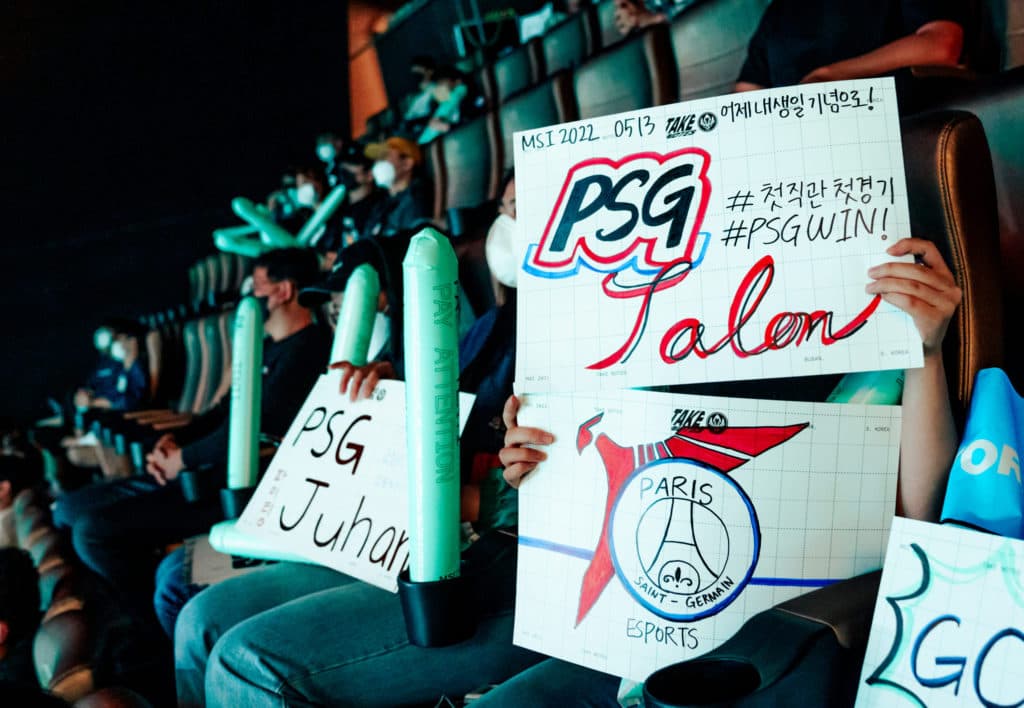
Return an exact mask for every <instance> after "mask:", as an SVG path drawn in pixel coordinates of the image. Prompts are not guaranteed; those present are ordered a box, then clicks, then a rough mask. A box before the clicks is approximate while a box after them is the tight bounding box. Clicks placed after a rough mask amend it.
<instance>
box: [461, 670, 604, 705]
mask: <svg viewBox="0 0 1024 708" xmlns="http://www.w3.org/2000/svg"><path fill="white" fill-rule="evenodd" d="M619 683H620V679H619V678H618V677H617V676H611V675H609V674H603V673H601V672H599V671H594V670H593V669H585V668H583V667H582V666H577V665H576V664H570V663H569V662H567V661H562V660H561V659H548V660H547V661H544V662H541V663H540V664H537V665H536V666H534V667H532V668H529V669H527V670H526V671H524V672H522V673H521V674H519V675H517V676H515V677H513V678H511V679H509V680H508V681H506V682H505V683H503V684H501V685H500V686H498V687H497V688H495V689H494V690H492V691H489V692H488V693H485V694H484V695H483V697H481V698H480V700H478V701H474V703H473V706H474V708H522V706H530V708H563V706H574V708H575V707H577V706H578V707H579V708H618V706H619V701H618V699H617V698H616V695H617V694H618V691H619Z"/></svg>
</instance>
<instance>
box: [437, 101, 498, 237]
mask: <svg viewBox="0 0 1024 708" xmlns="http://www.w3.org/2000/svg"><path fill="white" fill-rule="evenodd" d="M496 124H497V120H496V118H495V114H494V113H487V114H485V115H483V116H480V117H479V118H476V119H474V120H472V121H470V122H469V123H466V124H465V125H461V126H459V127H458V128H455V129H453V130H452V131H451V132H450V133H447V134H446V135H444V136H442V137H441V158H442V160H443V166H444V167H443V170H444V171H443V175H444V177H443V184H444V204H445V210H446V213H447V216H448V220H447V222H448V225H449V230H450V231H451V233H452V235H454V236H461V235H462V234H463V233H465V232H466V231H467V229H468V228H470V226H469V225H464V224H463V223H462V218H463V216H464V215H466V214H471V213H472V211H473V210H474V209H476V208H477V207H479V206H481V205H483V204H485V203H487V202H489V201H490V200H492V199H494V196H495V192H496V191H497V189H498V182H499V180H500V179H501V175H500V174H499V171H498V160H497V159H496V154H497V147H496V146H497V133H498V131H497V125H496Z"/></svg>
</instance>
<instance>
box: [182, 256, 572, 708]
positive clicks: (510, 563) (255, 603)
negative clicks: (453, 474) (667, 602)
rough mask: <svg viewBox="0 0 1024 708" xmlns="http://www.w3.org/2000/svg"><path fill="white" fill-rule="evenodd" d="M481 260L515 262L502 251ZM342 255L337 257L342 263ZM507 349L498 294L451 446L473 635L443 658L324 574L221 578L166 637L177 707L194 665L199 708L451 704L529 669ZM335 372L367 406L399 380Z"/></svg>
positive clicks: (511, 355) (465, 376)
mask: <svg viewBox="0 0 1024 708" xmlns="http://www.w3.org/2000/svg"><path fill="white" fill-rule="evenodd" d="M492 253H493V254H495V255H497V254H502V255H504V256H505V257H512V258H514V256H511V255H510V254H511V251H509V250H508V249H500V248H499V249H494V250H493V251H492ZM347 258H348V253H347V252H346V253H345V254H343V256H342V263H345V262H346V259H347ZM490 265H491V267H492V268H493V269H494V271H495V272H497V273H510V272H511V273H514V272H515V268H514V267H510V266H509V264H507V263H502V264H499V263H491V264H490ZM505 285H506V286H509V287H514V285H515V283H514V281H509V282H506V283H505ZM389 292H390V291H389ZM514 345H515V301H514V297H513V296H511V293H510V297H509V299H508V301H507V302H506V303H505V304H504V305H503V306H501V307H499V308H494V309H492V310H490V311H489V312H487V313H485V314H484V315H483V316H482V317H481V318H480V319H479V320H477V322H476V323H475V324H474V326H473V328H472V329H471V330H470V332H469V333H467V335H466V336H465V337H463V339H462V341H461V343H460V351H459V362H460V368H461V376H460V381H461V385H460V388H461V389H462V390H464V391H471V392H475V393H476V395H477V398H476V401H475V403H474V404H473V408H472V410H471V412H470V415H469V420H468V422H467V424H466V427H465V429H464V431H463V434H462V438H461V450H462V460H461V470H462V475H463V518H464V520H469V521H471V522H472V527H473V530H474V531H475V533H479V534H481V537H480V539H479V540H476V541H475V542H473V543H471V545H469V547H468V549H466V550H465V551H464V553H463V559H464V560H467V561H468V562H472V563H479V564H480V567H481V571H480V574H479V576H480V581H479V586H478V587H477V588H476V593H477V597H479V598H480V600H481V605H482V607H481V617H480V620H479V622H478V624H477V630H476V633H475V635H474V636H473V638H471V639H469V640H466V641H464V642H462V643H460V644H457V645H454V646H450V647H444V648H435V649H424V648H421V647H417V646H414V645H412V644H410V643H409V641H408V638H407V635H406V629H405V622H404V620H403V616H402V611H401V607H400V603H399V599H398V597H397V596H396V595H394V594H391V593H388V592H385V591H383V590H380V589H378V588H375V587H373V586H371V585H368V584H366V583H362V582H358V581H354V580H352V579H351V578H349V577H347V576H344V575H341V574H339V573H334V572H333V571H330V570H327V569H325V568H320V567H315V566H304V565H298V566H296V565H290V564H281V565H279V566H276V567H272V568H267V569H264V570H259V571H255V572H253V573H250V574H248V575H246V576H244V577H241V578H237V579H233V580H228V581H225V582H224V583H221V584H220V585H217V586H214V587H212V588H210V589H208V590H206V591H204V592H203V593H201V594H199V595H198V596H197V597H196V598H194V599H193V600H192V601H191V602H190V603H189V604H188V605H187V606H186V607H185V609H184V611H183V612H182V615H181V621H180V622H178V626H177V633H176V636H175V657H176V658H175V661H176V670H177V680H178V687H179V693H178V701H179V705H181V706H195V705H203V700H202V690H203V683H202V680H203V679H202V677H203V670H204V667H206V669H207V673H206V703H207V704H209V705H234V704H240V705H241V704H244V705H281V704H282V703H287V704H289V705H292V704H294V705H359V706H394V705H410V704H419V703H422V704H429V705H433V704H434V703H436V702H437V700H438V698H439V697H441V696H442V695H447V696H451V697H453V698H454V697H461V696H462V695H464V694H465V693H467V692H468V691H471V690H472V689H474V688H477V687H478V686H480V685H483V684H486V683H494V682H498V681H502V680H504V679H505V678H507V677H508V676H511V675H513V674H515V673H517V672H518V671H520V670H522V669H523V668H525V667H527V666H530V665H531V664H533V663H535V662H536V661H537V660H538V658H539V657H538V655H537V654H535V653H533V652H529V651H527V650H524V649H521V648H519V647H516V646H514V645H513V644H512V622H513V607H514V593H515V559H516V541H515V537H514V535H510V533H509V531H510V530H513V529H514V527H515V524H516V500H515V494H514V492H513V490H512V489H511V488H509V487H507V486H506V485H505V484H504V482H503V481H502V479H501V470H500V465H499V463H498V460H497V458H496V457H495V454H496V452H497V451H498V449H499V448H500V446H501V445H502V430H501V425H500V410H501V407H502V404H503V401H504V400H505V398H506V397H507V396H508V394H509V392H510V391H511V387H512V378H513V374H514V369H515V366H514V362H515V352H514ZM336 366H337V367H338V368H341V369H343V378H342V392H343V394H347V396H349V397H356V396H367V395H369V394H370V392H371V391H372V390H373V387H374V386H375V385H376V382H377V381H378V380H379V379H380V378H388V377H390V376H392V375H396V374H397V375H399V376H400V375H401V371H400V366H396V367H393V368H394V369H395V370H394V371H393V370H392V367H389V366H388V365H387V363H386V362H384V361H378V362H376V363H375V364H372V365H368V366H366V367H362V368H356V367H353V366H351V365H350V364H348V363H341V364H338V365H336ZM475 533H474V534H470V538H472V537H473V536H474V535H475ZM328 616H330V617H338V618H359V619H358V620H353V621H351V622H345V624H344V627H345V629H344V630H343V631H338V632H324V631H322V626H323V618H324V617H328ZM342 621H343V622H344V620H342ZM396 676H400V677H401V680H398V681H396V680H394V677H396ZM570 704H571V703H570ZM570 704H566V705H570Z"/></svg>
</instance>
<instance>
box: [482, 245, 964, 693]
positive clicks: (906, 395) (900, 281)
mask: <svg viewBox="0 0 1024 708" xmlns="http://www.w3.org/2000/svg"><path fill="white" fill-rule="evenodd" d="M888 252H889V253H890V254H891V255H893V256H902V255H906V254H908V253H913V254H916V255H918V256H919V260H920V262H921V263H922V264H923V265H924V267H921V266H920V265H918V264H917V263H886V264H884V265H880V266H875V267H874V268H871V269H870V270H869V271H868V276H869V277H870V278H871V282H870V283H869V284H868V285H867V286H866V288H865V290H866V291H867V292H868V293H871V294H878V295H881V296H882V299H883V300H885V301H886V302H888V303H890V304H892V305H895V306H896V307H899V308H900V309H902V310H904V311H905V312H906V313H907V314H909V315H910V316H911V317H912V318H913V320H914V324H915V325H916V326H917V329H918V331H919V332H920V333H921V338H922V339H923V341H924V354H925V365H924V368H922V369H908V370H907V372H906V382H905V388H904V391H903V411H904V416H903V430H902V439H901V441H900V471H899V475H900V476H899V487H898V493H897V511H901V512H902V513H904V514H906V515H907V516H910V517H912V518H916V519H925V520H929V521H936V520H938V516H939V511H940V510H941V508H942V500H943V496H944V494H945V489H946V477H947V475H948V474H949V469H950V465H951V464H952V462H953V457H954V455H955V454H956V449H957V433H956V428H955V426H954V424H953V414H952V411H951V408H950V402H949V391H948V389H947V387H946V374H945V370H944V368H943V363H942V340H943V339H944V337H945V335H946V329H947V327H948V326H949V322H950V320H951V319H952V317H953V313H954V312H955V310H956V308H957V305H959V303H960V297H961V293H960V289H959V288H958V287H957V286H956V283H955V282H954V280H953V275H952V273H950V271H949V269H948V268H947V267H946V264H945V263H944V262H943V260H942V256H940V255H939V252H938V249H936V248H935V245H934V244H933V243H931V242H930V241H926V240H924V239H917V238H907V239H903V240H901V241H899V242H897V243H896V244H894V245H893V246H891V247H890V248H889V250H888ZM793 382H794V379H777V380H775V381H762V382H747V381H744V382H731V383H722V384H702V385H700V386H680V387H676V390H678V391H679V392H681V393H686V392H694V393H700V394H705V395H726V396H736V397H751V396H753V397H757V398H779V399H786V398H788V399H793V400H800V398H801V397H803V400H815V399H816V400H819V401H820V400H823V399H824V396H825V395H827V394H828V392H829V391H830V390H831V388H832V387H833V386H834V384H835V383H837V382H838V377H829V376H815V377H804V378H803V379H802V380H801V384H800V385H793ZM815 382H821V383H823V384H825V386H824V387H822V386H818V385H816V383H815ZM772 389H774V392H775V395H771V394H770V391H771V390H772ZM816 389H817V390H816ZM780 394H781V395H780ZM518 410H519V400H518V399H517V398H516V397H515V396H512V397H510V398H509V399H508V402H507V403H506V404H505V410H504V414H503V417H504V421H505V426H506V429H507V432H506V433H505V447H504V448H502V450H501V453H500V457H501V461H502V463H503V464H504V465H505V479H506V480H507V481H508V483H509V484H511V485H512V486H514V487H518V486H519V484H520V483H521V482H522V480H523V478H524V477H525V476H527V475H528V474H530V473H531V472H532V471H533V470H534V469H535V468H536V467H537V464H538V463H539V462H542V461H543V460H544V459H545V458H546V454H545V453H544V451H543V449H541V448H543V447H544V446H545V445H548V444H550V443H551V442H552V437H551V435H550V433H548V432H546V431H544V430H539V429H537V428H528V427H525V426H521V425H519V423H518V421H517V419H516V416H517V412H518ZM619 684H620V679H619V678H618V677H616V676H611V675H608V674H604V673H601V672H598V671H594V670H591V669H586V668H583V667H581V666H577V665H575V664H571V663H569V662H566V661H562V660H559V659H547V660H546V661H544V662H542V663H540V664H538V665H536V666H534V667H532V668H530V669H528V670H526V671H524V672H523V673H522V674H520V675H519V676H516V677H515V678H513V679H512V680H510V681H508V682H506V683H505V684H502V685H501V686H498V687H497V688H496V689H494V690H493V691H491V692H489V693H487V694H485V695H484V696H483V698H481V699H480V700H479V701H477V702H475V703H474V705H476V706H479V707H480V708H496V707H506V706H507V707H509V708H512V707H513V706H516V707H518V706H564V705H586V706H592V707H593V708H597V707H600V706H607V707H608V708H617V707H618V705H619V702H618V700H617V698H616V694H617V692H618V688H619Z"/></svg>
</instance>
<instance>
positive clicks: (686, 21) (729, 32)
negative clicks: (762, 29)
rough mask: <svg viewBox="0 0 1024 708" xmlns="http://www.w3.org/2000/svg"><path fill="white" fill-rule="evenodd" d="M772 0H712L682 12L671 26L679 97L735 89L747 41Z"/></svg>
mask: <svg viewBox="0 0 1024 708" xmlns="http://www.w3.org/2000/svg"><path fill="white" fill-rule="evenodd" d="M768 4H769V0H710V1H709V2H702V3H699V4H697V5H696V6H695V7H693V8H692V9H690V10H688V11H685V12H683V13H682V14H681V15H679V17H677V18H676V19H675V20H674V21H673V22H672V26H671V34H672V46H673V48H674V49H675V56H676V67H677V68H678V72H679V100H680V101H690V100H693V99H695V98H704V97H706V96H720V95H722V94H726V93H732V89H733V86H734V85H735V83H736V77H737V76H739V73H740V69H741V68H742V66H743V62H744V61H745V60H746V58H747V44H748V43H749V42H750V38H751V37H752V36H753V34H754V30H756V29H757V25H758V23H759V22H760V20H761V15H762V14H764V10H765V8H766V7H767V6H768Z"/></svg>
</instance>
